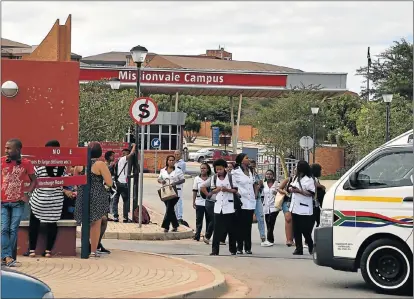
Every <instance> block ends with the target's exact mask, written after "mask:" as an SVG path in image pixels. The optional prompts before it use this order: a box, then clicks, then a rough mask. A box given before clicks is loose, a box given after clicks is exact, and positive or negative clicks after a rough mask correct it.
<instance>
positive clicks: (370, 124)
mask: <svg viewBox="0 0 414 299" xmlns="http://www.w3.org/2000/svg"><path fill="white" fill-rule="evenodd" d="M390 115H391V119H390V136H391V138H393V137H397V136H398V135H400V134H402V133H404V132H407V131H408V130H410V129H412V126H413V123H412V117H413V107H412V103H411V102H408V101H407V100H405V98H404V97H401V96H399V95H394V97H393V100H392V103H391V107H390ZM353 117H354V118H355V120H356V126H357V130H358V135H353V134H350V132H348V134H345V141H346V142H347V143H348V144H349V145H351V146H352V147H354V148H356V149H357V152H356V153H355V154H356V157H355V159H360V158H362V157H363V156H365V155H367V154H368V153H370V152H371V151H372V150H374V149H375V148H377V147H379V146H380V145H381V144H383V143H385V134H386V123H385V122H386V108H385V104H384V103H383V102H379V101H378V102H368V103H365V104H364V105H363V106H362V107H361V109H360V110H359V111H358V112H357V113H354V115H353Z"/></svg>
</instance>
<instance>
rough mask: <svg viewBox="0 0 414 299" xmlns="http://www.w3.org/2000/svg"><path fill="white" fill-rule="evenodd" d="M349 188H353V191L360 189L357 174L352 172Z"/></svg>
mask: <svg viewBox="0 0 414 299" xmlns="http://www.w3.org/2000/svg"><path fill="white" fill-rule="evenodd" d="M348 181H349V186H350V187H351V189H356V188H358V175H357V173H356V172H352V173H351V174H350V175H349V179H348Z"/></svg>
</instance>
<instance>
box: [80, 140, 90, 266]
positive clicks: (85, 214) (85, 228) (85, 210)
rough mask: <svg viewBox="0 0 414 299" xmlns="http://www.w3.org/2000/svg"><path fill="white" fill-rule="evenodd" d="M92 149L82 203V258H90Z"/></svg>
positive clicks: (87, 166)
mask: <svg viewBox="0 0 414 299" xmlns="http://www.w3.org/2000/svg"><path fill="white" fill-rule="evenodd" d="M91 167H92V160H91V149H90V148H88V160H87V165H86V172H85V173H86V180H87V183H86V185H85V186H84V187H83V188H84V189H83V202H82V233H81V258H82V259H87V258H89V254H90V252H89V237H90V227H91V224H90V193H91Z"/></svg>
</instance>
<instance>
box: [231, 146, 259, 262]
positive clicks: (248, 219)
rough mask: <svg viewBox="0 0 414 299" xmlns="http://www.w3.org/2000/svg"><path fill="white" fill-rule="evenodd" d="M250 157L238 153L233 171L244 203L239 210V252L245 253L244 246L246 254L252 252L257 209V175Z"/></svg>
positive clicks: (234, 179)
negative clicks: (255, 211)
mask: <svg viewBox="0 0 414 299" xmlns="http://www.w3.org/2000/svg"><path fill="white" fill-rule="evenodd" d="M249 164H250V161H249V157H248V156H247V155H246V154H244V153H241V154H238V155H237V157H236V167H235V169H234V170H233V171H232V175H233V181H234V182H235V183H236V184H237V186H238V193H239V194H240V196H241V201H242V203H243V205H242V207H241V209H240V210H239V211H237V213H236V215H237V229H238V237H237V254H243V247H244V251H245V253H246V254H252V223H253V213H254V210H255V209H256V195H255V190H254V182H255V177H254V175H253V173H252V171H251V170H250V168H249Z"/></svg>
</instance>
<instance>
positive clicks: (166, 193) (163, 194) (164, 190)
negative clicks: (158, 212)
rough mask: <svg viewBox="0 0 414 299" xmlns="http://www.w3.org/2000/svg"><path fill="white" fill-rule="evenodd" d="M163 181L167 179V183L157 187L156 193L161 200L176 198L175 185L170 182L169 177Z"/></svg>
mask: <svg viewBox="0 0 414 299" xmlns="http://www.w3.org/2000/svg"><path fill="white" fill-rule="evenodd" d="M165 181H168V184H166V185H163V186H162V187H161V188H160V189H158V195H159V197H160V199H161V201H167V200H171V199H175V198H178V192H177V187H175V186H173V185H171V184H170V179H166V180H165Z"/></svg>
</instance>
